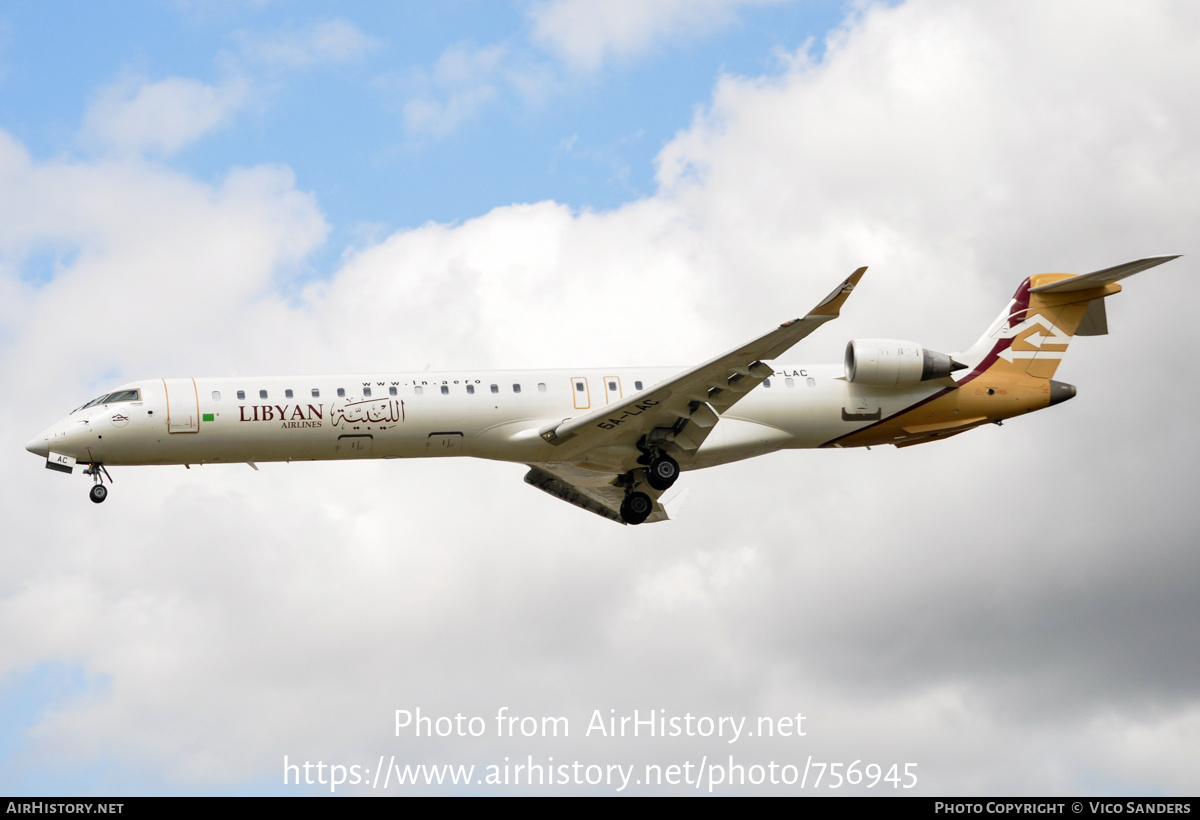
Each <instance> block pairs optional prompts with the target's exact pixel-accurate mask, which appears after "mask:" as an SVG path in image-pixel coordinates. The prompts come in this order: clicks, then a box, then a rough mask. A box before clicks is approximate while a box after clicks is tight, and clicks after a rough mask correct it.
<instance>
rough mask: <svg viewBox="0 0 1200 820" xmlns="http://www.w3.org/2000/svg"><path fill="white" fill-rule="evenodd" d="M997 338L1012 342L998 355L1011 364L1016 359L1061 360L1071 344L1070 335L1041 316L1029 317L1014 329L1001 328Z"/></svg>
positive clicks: (1013, 327)
mask: <svg viewBox="0 0 1200 820" xmlns="http://www.w3.org/2000/svg"><path fill="white" fill-rule="evenodd" d="M995 338H996V339H998V340H1001V341H1002V340H1004V339H1011V340H1012V342H1011V344H1010V345H1009V346H1008V348H1007V349H1006V350H1002V351H999V352H998V353H997V354H996V355H997V356H999V357H1000V358H1001V359H1004V360H1005V361H1006V362H1009V363H1011V362H1012V361H1013V360H1014V359H1033V358H1041V359H1061V358H1062V354H1063V353H1064V352H1065V351H1066V349H1067V345H1069V344H1070V343H1071V335H1070V334H1069V333H1065V332H1063V331H1062V330H1060V329H1059V328H1058V327H1056V326H1055V324H1054V323H1053V322H1051V321H1050V320H1048V319H1047V318H1046V317H1045V316H1042V315H1040V314H1034V315H1033V316H1029V317H1027V318H1026V319H1025V320H1024V321H1022V322H1020V323H1019V324H1016V325H1014V326H1012V327H1004V328H1001V329H1000V330H999V331H998V332H997V333H996V335H995Z"/></svg>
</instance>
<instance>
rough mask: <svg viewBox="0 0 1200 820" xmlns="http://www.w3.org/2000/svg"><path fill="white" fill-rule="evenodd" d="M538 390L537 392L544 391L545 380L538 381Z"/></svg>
mask: <svg viewBox="0 0 1200 820" xmlns="http://www.w3.org/2000/svg"><path fill="white" fill-rule="evenodd" d="M538 392H539V393H545V392H546V383H545V382H538Z"/></svg>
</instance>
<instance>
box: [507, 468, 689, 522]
mask: <svg viewBox="0 0 1200 820" xmlns="http://www.w3.org/2000/svg"><path fill="white" fill-rule="evenodd" d="M570 473H571V471H570V470H562V469H558V468H555V467H547V466H546V465H533V464H531V465H529V472H527V473H526V474H525V483H526V484H529V485H530V486H533V487H537V488H538V489H539V490H541V491H542V492H544V493H547V494H549V495H552V496H554V497H555V498H558V499H561V500H563V501H566V502H567V503H568V504H574V505H575V506H576V507H579V508H581V509H584V510H587V511H588V512H590V513H595V514H596V515H598V516H600V517H601V518H607V519H608V520H609V521H616V522H617V523H618V524H624V523H625V522H624V521H623V520H622V519H621V512H620V510H621V500H622V499H623V498H624V497H625V494H624V491H623V490H622V489H621V488H620V487H617V486H615V485H614V484H612V483H611V478H612V476H597V478H598V479H600V481H601V482H602V483H599V484H594V485H593V484H587V483H582V482H577V481H575V480H572V479H573V476H572V475H571V474H570ZM606 479H607V480H608V481H607V482H605V480H606ZM669 517H670V516H668V515H667V511H666V509H664V508H663V506H662V505H661V504H659V503H658V499H654V509H653V510H652V511H651V513H650V515H649V516H648V517H647V518H646V521H645V523H653V522H655V521H667V520H668V519H669Z"/></svg>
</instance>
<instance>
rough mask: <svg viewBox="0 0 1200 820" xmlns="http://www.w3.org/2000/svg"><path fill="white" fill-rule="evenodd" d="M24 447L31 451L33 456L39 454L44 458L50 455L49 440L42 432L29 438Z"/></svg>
mask: <svg viewBox="0 0 1200 820" xmlns="http://www.w3.org/2000/svg"><path fill="white" fill-rule="evenodd" d="M25 449H26V450H28V451H29V452H31V453H33V454H34V455H35V456H41V457H42V458H46V457H48V456H49V455H50V446H49V442H48V439H47V438H46V436H45V435H44V434H43V435H40V436H34V437H33V438H31V439H30V440H29V443H28V444H26V445H25Z"/></svg>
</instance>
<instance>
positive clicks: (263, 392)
mask: <svg viewBox="0 0 1200 820" xmlns="http://www.w3.org/2000/svg"><path fill="white" fill-rule="evenodd" d="M258 397H259V398H260V399H265V398H266V397H267V391H266V390H259V391H258Z"/></svg>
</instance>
